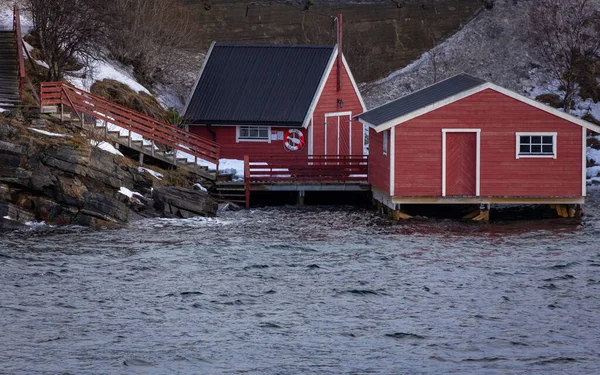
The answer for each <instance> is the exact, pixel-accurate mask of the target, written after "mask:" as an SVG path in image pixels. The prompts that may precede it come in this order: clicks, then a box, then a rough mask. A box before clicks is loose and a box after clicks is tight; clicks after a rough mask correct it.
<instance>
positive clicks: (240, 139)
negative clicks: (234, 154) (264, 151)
mask: <svg viewBox="0 0 600 375" xmlns="http://www.w3.org/2000/svg"><path fill="white" fill-rule="evenodd" d="M241 126H255V127H257V128H268V130H267V132H268V134H269V137H268V139H251V138H250V139H244V138H240V127H241ZM240 142H262V143H271V127H270V126H260V125H236V127H235V143H240Z"/></svg>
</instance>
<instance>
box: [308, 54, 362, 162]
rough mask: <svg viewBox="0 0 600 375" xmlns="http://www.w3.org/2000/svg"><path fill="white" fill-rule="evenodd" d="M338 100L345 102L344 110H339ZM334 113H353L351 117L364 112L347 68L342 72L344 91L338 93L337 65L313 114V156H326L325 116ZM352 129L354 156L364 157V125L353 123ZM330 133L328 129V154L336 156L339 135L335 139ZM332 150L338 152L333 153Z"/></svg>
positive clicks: (334, 66)
mask: <svg viewBox="0 0 600 375" xmlns="http://www.w3.org/2000/svg"><path fill="white" fill-rule="evenodd" d="M342 67H343V66H342ZM338 99H341V100H342V101H343V102H344V107H343V108H339V106H338ZM334 112H352V115H351V117H354V116H356V115H359V114H361V113H362V112H363V108H362V106H361V104H360V100H359V99H358V93H357V92H356V91H355V90H354V86H352V81H351V80H350V76H349V75H348V71H347V70H346V69H345V68H344V69H343V71H342V90H341V91H337V64H334V65H333V69H331V73H330V74H329V77H328V78H327V83H326V84H325V87H324V89H323V92H322V93H321V97H320V98H319V101H318V103H317V107H316V108H315V111H314V112H313V124H314V129H313V139H314V143H313V155H324V153H325V114H326V113H334ZM350 127H351V130H352V154H353V155H362V154H363V126H362V123H360V122H359V121H358V120H356V121H352V122H351V123H350ZM330 131H331V129H328V136H327V154H328V155H335V153H336V152H337V134H336V136H335V137H332V136H330V135H331V133H330ZM336 133H337V129H336ZM332 150H334V151H336V152H332Z"/></svg>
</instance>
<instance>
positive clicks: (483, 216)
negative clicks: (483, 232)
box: [467, 204, 490, 221]
mask: <svg viewBox="0 0 600 375" xmlns="http://www.w3.org/2000/svg"><path fill="white" fill-rule="evenodd" d="M467 216H471V214H469V215H467ZM471 220H473V221H490V205H489V204H481V205H480V206H479V214H477V215H476V216H474V217H472V218H471Z"/></svg>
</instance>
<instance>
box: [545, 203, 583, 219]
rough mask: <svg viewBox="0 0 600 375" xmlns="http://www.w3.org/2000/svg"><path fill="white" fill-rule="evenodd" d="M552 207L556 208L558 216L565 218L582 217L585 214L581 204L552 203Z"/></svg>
mask: <svg viewBox="0 0 600 375" xmlns="http://www.w3.org/2000/svg"><path fill="white" fill-rule="evenodd" d="M550 208H552V209H555V210H556V213H557V214H558V216H559V217H563V218H572V217H581V216H582V215H583V210H582V209H581V205H572V204H551V205H550Z"/></svg>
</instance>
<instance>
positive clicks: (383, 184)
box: [369, 129, 406, 194]
mask: <svg viewBox="0 0 600 375" xmlns="http://www.w3.org/2000/svg"><path fill="white" fill-rule="evenodd" d="M388 143H389V142H388ZM388 155H389V154H388ZM388 155H384V154H383V132H381V133H377V132H376V131H375V130H373V129H369V183H370V184H371V185H372V186H374V187H376V188H377V189H379V190H382V191H383V192H385V193H386V194H389V192H390V158H389V156H388ZM404 178H406V177H404Z"/></svg>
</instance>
